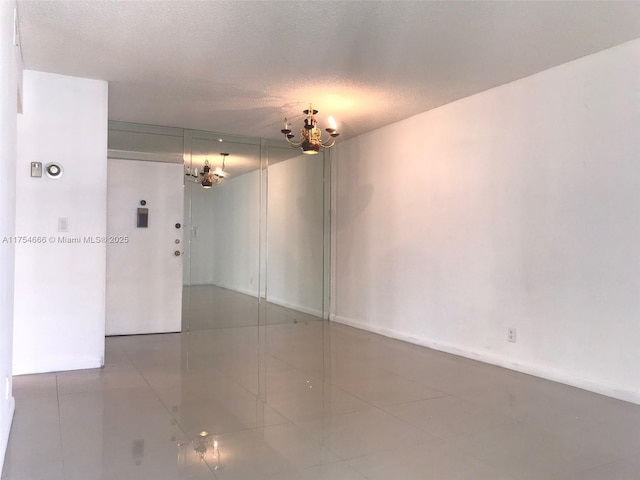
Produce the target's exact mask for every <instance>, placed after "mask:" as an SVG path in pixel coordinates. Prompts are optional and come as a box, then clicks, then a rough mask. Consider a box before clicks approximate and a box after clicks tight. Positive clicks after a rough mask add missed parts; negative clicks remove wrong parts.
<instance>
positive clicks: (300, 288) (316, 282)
mask: <svg viewBox="0 0 640 480" xmlns="http://www.w3.org/2000/svg"><path fill="white" fill-rule="evenodd" d="M323 180H324V161H323V158H322V155H299V156H297V157H295V158H292V159H289V160H286V161H283V162H279V163H276V164H274V165H270V166H269V176H268V182H269V186H268V193H267V199H268V200H267V203H268V207H267V208H268V211H267V222H268V225H267V227H268V228H267V232H268V233H267V299H268V300H269V301H270V302H273V303H277V304H279V305H284V306H286V307H290V308H293V309H296V310H301V311H303V312H306V313H310V314H312V315H316V316H319V317H322V308H323V278H324V276H323V275H324V272H323V264H324V191H323V190H324V181H323Z"/></svg>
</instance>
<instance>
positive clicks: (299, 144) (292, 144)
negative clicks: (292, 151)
mask: <svg viewBox="0 0 640 480" xmlns="http://www.w3.org/2000/svg"><path fill="white" fill-rule="evenodd" d="M284 138H285V140H286V141H287V143H288V144H289V145H291V146H292V147H296V148H298V147H301V146H302V142H292V141H291V140H290V139H288V138H287V137H284Z"/></svg>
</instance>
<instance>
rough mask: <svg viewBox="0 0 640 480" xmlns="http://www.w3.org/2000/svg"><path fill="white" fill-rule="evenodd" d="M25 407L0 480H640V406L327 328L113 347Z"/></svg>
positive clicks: (52, 377) (240, 331) (234, 331)
mask: <svg viewBox="0 0 640 480" xmlns="http://www.w3.org/2000/svg"><path fill="white" fill-rule="evenodd" d="M14 394H15V397H16V403H17V407H16V414H15V419H14V424H13V428H12V432H11V438H10V442H9V448H8V452H7V458H6V462H5V469H4V472H3V473H2V480H62V479H65V480H94V479H95V480H97V479H100V480H106V479H110V480H111V479H113V480H116V479H117V480H129V479H132V480H133V479H136V480H137V479H139V480H146V479H149V480H181V479H197V480H200V479H202V480H205V479H209V480H211V479H237V480H254V479H263V480H318V479H326V480H329V479H330V480H355V479H385V480H388V479H396V480H412V479H421V480H422V479H437V480H512V479H527V480H529V479H530V480H639V479H640V406H638V405H633V404H629V403H625V402H621V401H618V400H614V399H611V398H607V397H603V396H600V395H596V394H593V393H589V392H585V391H582V390H578V389H575V388H571V387H568V386H564V385H560V384H557V383H553V382H548V381H545V380H541V379H538V378H535V377H530V376H527V375H523V374H518V373H515V372H512V371H509V370H504V369H501V368H497V367H493V366H489V365H485V364H481V363H478V362H474V361H470V360H467V359H463V358H459V357H455V356H452V355H448V354H444V353H439V352H435V351H433V350H429V349H425V348H421V347H417V346H414V345H410V344H406V343H403V342H400V341H395V340H391V339H388V338H384V337H380V336H377V335H373V334H370V333H366V332H363V331H359V330H356V329H352V328H349V327H345V326H340V325H337V324H331V323H328V322H321V321H305V322H298V323H283V324H274V325H268V326H262V327H256V326H246V327H235V328H219V329H208V330H199V331H192V332H191V333H188V334H187V333H183V334H166V335H148V336H132V337H113V338H108V339H107V352H106V366H105V368H104V369H100V370H85V371H75V372H65V373H57V374H55V373H52V374H44V375H31V376H20V377H16V378H15V379H14ZM205 432H206V433H205Z"/></svg>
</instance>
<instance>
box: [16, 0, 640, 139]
mask: <svg viewBox="0 0 640 480" xmlns="http://www.w3.org/2000/svg"><path fill="white" fill-rule="evenodd" d="M18 5H19V14H20V31H21V39H22V49H23V55H24V63H25V66H26V68H28V69H33V70H41V71H45V72H53V73H60V74H66V75H75V76H80V77H88V78H98V79H104V80H108V81H109V118H110V119H112V120H122V121H128V122H141V123H149V124H156V125H167V126H177V127H184V128H193V129H199V130H209V131H216V132H224V133H230V134H238V135H254V136H261V137H265V138H274V137H276V138H277V137H279V130H280V128H282V119H283V117H285V116H286V117H289V118H291V119H300V118H301V117H302V113H301V110H303V109H304V108H306V107H307V105H308V103H309V102H313V105H314V108H316V109H318V110H320V115H319V120H320V122H322V123H324V122H325V118H326V116H328V115H329V114H331V115H333V116H334V117H335V118H336V120H337V121H338V127H339V129H340V130H341V132H342V134H343V136H342V137H341V138H345V137H350V136H353V135H357V134H360V133H364V132H366V131H369V130H372V129H375V128H377V127H380V126H383V125H386V124H389V123H392V122H394V121H397V120H400V119H403V118H407V117H409V116H411V115H414V114H417V113H420V112H423V111H426V110H429V109H431V108H434V107H437V106H440V105H443V104H445V103H448V102H451V101H454V100H456V99H459V98H462V97H465V96H468V95H471V94H474V93H477V92H480V91H483V90H486V89H488V88H491V87H494V86H497V85H500V84H504V83H507V82H510V81H513V80H516V79H518V78H522V77H524V76H527V75H530V74H532V73H535V72H538V71H541V70H544V69H547V68H550V67H552V66H555V65H558V64H561V63H564V62H567V61H570V60H573V59H576V58H579V57H582V56H584V55H588V54H590V53H594V52H597V51H600V50H603V49H605V48H608V47H611V46H613V45H616V44H619V43H623V42H625V41H628V40H632V39H635V38H638V37H640V2H636V1H634V2H613V1H604V2H581V1H568V2H561V1H557V2H548V1H545V2H533V1H517V2H504V1H500V2H482V1H472V2H453V1H445V2H436V1H434V2H426V1H419V2H409V1H386V2H373V1H367V2H364V1H333V2H327V1H291V2H285V1H238V0H233V1H187V0H175V1H163V2H158V1H142V2H139V1H132V0H128V1H104V0H102V1H100V0H91V1H19V3H18ZM294 126H297V124H296V125H294Z"/></svg>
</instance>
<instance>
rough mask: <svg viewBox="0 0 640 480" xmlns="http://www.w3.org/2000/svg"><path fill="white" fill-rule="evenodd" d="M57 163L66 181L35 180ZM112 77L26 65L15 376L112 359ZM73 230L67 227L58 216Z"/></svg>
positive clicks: (18, 199)
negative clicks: (108, 330)
mask: <svg viewBox="0 0 640 480" xmlns="http://www.w3.org/2000/svg"><path fill="white" fill-rule="evenodd" d="M32 161H38V162H43V163H47V162H51V161H57V162H59V163H61V164H62V165H63V167H64V175H63V176H62V178H60V179H58V180H53V179H50V178H47V177H45V176H43V177H42V178H31V177H30V162H32ZM106 202H107V82H104V81H98V80H87V79H82V78H75V77H66V76H61V75H52V74H47V73H40V72H33V71H26V72H25V75H24V114H23V115H20V117H19V118H18V163H17V194H16V205H17V207H16V234H17V235H21V236H38V237H43V238H45V239H46V243H43V244H19V245H17V247H16V273H15V325H14V357H13V359H14V373H15V374H23V373H36V372H46V371H56V370H70V369H79V368H90V367H99V366H101V365H102V364H103V357H104V322H105V252H106V250H105V245H104V244H103V243H101V244H87V243H79V244H64V243H62V242H61V241H60V238H61V237H66V238H79V239H81V240H82V239H83V237H84V236H93V237H95V236H104V235H105V234H106ZM59 218H67V219H68V232H66V233H64V232H58V219H59Z"/></svg>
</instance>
